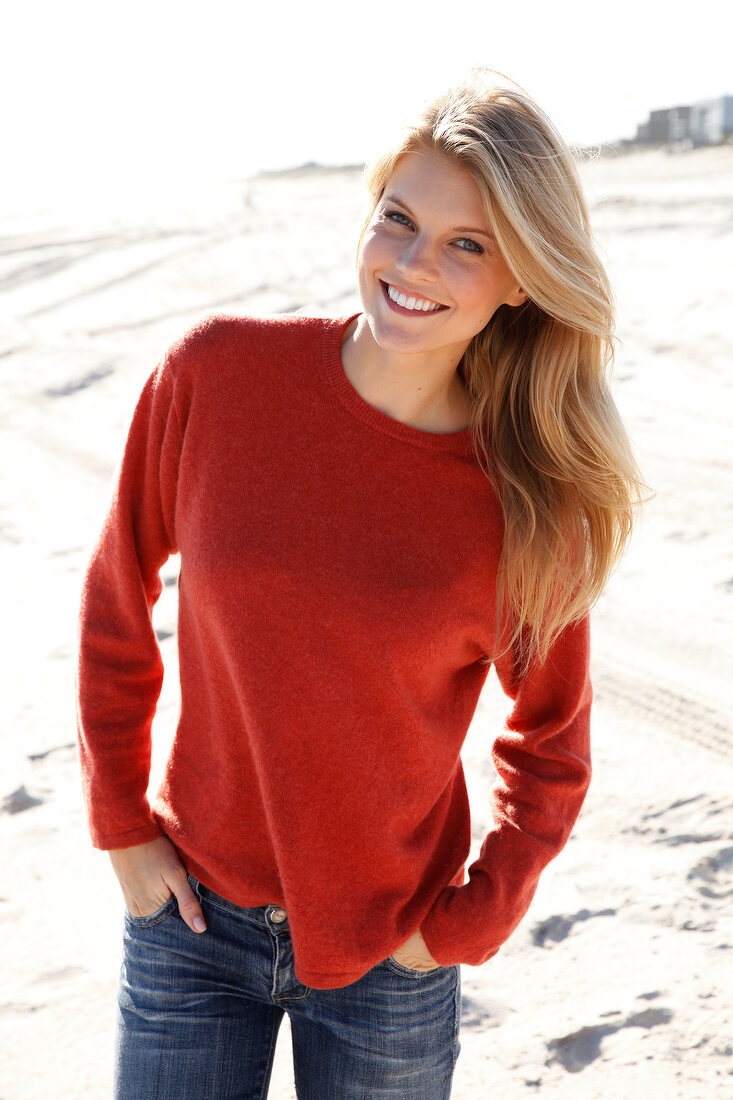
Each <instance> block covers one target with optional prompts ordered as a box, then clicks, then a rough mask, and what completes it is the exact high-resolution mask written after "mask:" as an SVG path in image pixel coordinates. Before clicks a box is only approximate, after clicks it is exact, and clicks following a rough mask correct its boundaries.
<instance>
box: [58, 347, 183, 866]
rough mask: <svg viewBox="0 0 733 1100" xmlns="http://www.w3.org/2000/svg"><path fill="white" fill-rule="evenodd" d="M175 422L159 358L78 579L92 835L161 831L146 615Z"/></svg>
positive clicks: (80, 720)
mask: <svg viewBox="0 0 733 1100" xmlns="http://www.w3.org/2000/svg"><path fill="white" fill-rule="evenodd" d="M180 447H181V432H180V428H179V423H178V418H177V414H176V409H175V407H174V384H173V380H172V377H171V372H170V369H169V368H168V366H167V365H166V363H165V361H164V362H163V363H162V364H161V365H160V366H159V367H158V368H157V369H156V370H155V371H154V372H153V374H152V375H151V376H150V378H149V379H148V381H147V383H146V385H145V387H144V389H143V392H142V394H141V396H140V399H139V401H138V403H137V406H136V408H135V412H134V415H133V419H132V424H131V427H130V430H129V434H128V437H127V442H126V445H125V449H124V452H123V457H122V462H121V465H120V468H119V473H118V477H117V481H116V485H115V488H114V493H113V496H112V502H111V505H110V508H109V511H108V513H107V516H106V518H105V521H104V525H103V528H102V533H101V536H100V538H99V540H98V542H97V545H96V547H95V549H94V552H93V554H92V557H91V561H90V563H89V566H88V569H87V573H86V576H85V579H84V584H83V588H82V599H81V611H80V618H79V648H78V665H77V728H78V737H79V752H80V762H81V771H82V786H83V791H84V798H85V802H86V806H87V813H88V817H89V826H90V832H91V835H92V842H93V844H94V845H95V847H97V848H103V849H109V848H126V847H131V846H132V845H134V844H141V843H143V842H145V841H147V840H152V839H154V838H155V837H156V836H158V835H159V833H160V830H159V828H158V826H157V824H156V823H155V821H154V820H153V817H152V815H151V812H150V806H149V804H148V801H147V796H146V791H147V786H148V781H149V773H150V754H151V724H152V720H153V715H154V713H155V709H156V705H157V701H158V697H159V694H160V689H161V685H162V682H163V664H162V660H161V655H160V649H159V647H158V642H157V639H156V636H155V631H154V629H153V623H152V610H153V605H154V604H155V602H156V600H157V599H158V597H159V596H160V593H161V590H162V583H161V580H160V575H159V571H160V569H161V567H162V566H163V564H164V563H165V561H166V560H167V558H168V557H169V556H170V555H171V554H172V553H175V552H176V536H175V501H176V486H177V480H178V462H179V456H180Z"/></svg>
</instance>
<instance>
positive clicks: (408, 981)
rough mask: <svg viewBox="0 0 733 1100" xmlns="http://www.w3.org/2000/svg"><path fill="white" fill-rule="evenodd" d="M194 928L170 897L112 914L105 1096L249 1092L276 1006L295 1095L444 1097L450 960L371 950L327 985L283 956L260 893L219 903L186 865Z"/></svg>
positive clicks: (122, 1099) (453, 1004) (453, 1033)
mask: <svg viewBox="0 0 733 1100" xmlns="http://www.w3.org/2000/svg"><path fill="white" fill-rule="evenodd" d="M189 881H190V882H191V885H192V887H193V889H194V890H195V891H196V893H197V895H198V897H199V900H200V902H201V906H202V908H203V911H204V915H205V917H206V923H207V931H206V932H205V933H203V934H202V935H196V933H194V932H192V931H191V930H190V929H189V928H188V927H187V925H186V924H185V923H184V922H183V920H182V919H181V917H180V915H179V913H178V906H177V903H176V900H175V898H170V899H169V900H168V902H166V904H165V905H164V906H163V907H162V908H161V909H160V910H158V912H157V913H153V914H152V915H151V916H148V917H140V918H134V917H131V916H130V915H129V913H128V914H127V915H126V918H125V942H124V960H123V965H122V972H121V975H120V990H119V999H118V1000H119V1012H118V1033H117V1058H116V1068H115V1097H116V1098H117V1100H234V1098H236V1100H262V1098H263V1097H266V1096H267V1091H268V1087H269V1082H270V1074H271V1071H272V1061H273V1056H274V1053H275V1043H276V1040H277V1033H278V1028H279V1027H280V1023H281V1021H282V1018H283V1014H284V1013H285V1012H287V1013H288V1016H289V1017H290V1026H291V1032H292V1043H293V1061H294V1072H295V1086H296V1092H297V1096H298V1098H299V1100H367V1098H370V1100H398V1098H399V1100H445V1098H446V1097H449V1096H450V1092H451V1082H452V1078H453V1071H454V1068H455V1063H456V1059H457V1057H458V1053H459V1050H460V1043H459V1039H458V1032H459V1021H460V967H458V966H449V967H438V968H437V969H435V970H428V971H416V970H409V969H407V968H406V967H403V966H401V965H400V964H399V963H397V962H395V960H394V959H392V958H389V959H385V960H384V962H381V963H379V964H378V965H377V966H375V967H374V968H373V969H372V970H370V971H369V972H368V973H367V974H365V975H364V976H363V977H362V978H360V979H359V981H357V982H354V983H352V984H351V985H348V986H344V987H343V988H341V989H311V988H309V987H307V986H304V985H302V984H301V983H300V982H299V981H298V980H297V978H296V977H295V972H294V969H293V947H292V941H291V937H290V931H289V927H288V921H287V919H285V920H281V921H280V922H279V923H278V922H277V921H275V920H273V919H272V914H273V913H275V914H276V915H280V916H282V912H280V913H279V914H278V912H277V907H276V906H274V905H266V906H260V907H258V908H252V909H246V908H242V907H241V906H237V905H233V904H232V903H231V902H229V901H226V900H225V899H224V898H221V897H219V896H218V895H217V894H215V893H213V891H211V890H209V889H207V888H206V887H205V886H202V885H201V884H200V883H198V882H197V881H196V879H195V878H193V876H189Z"/></svg>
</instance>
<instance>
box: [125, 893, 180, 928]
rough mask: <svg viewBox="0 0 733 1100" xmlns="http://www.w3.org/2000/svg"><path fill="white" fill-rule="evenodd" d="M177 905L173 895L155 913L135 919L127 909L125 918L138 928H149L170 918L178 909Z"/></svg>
mask: <svg viewBox="0 0 733 1100" xmlns="http://www.w3.org/2000/svg"><path fill="white" fill-rule="evenodd" d="M177 905H178V902H177V901H176V895H175V894H171V896H170V897H169V898H168V900H167V901H164V902H163V904H162V905H161V906H160V908H159V909H156V910H155V912H154V913H148V914H147V916H145V917H133V915H132V913H131V912H130V911H129V909H126V910H125V916H126V918H127V919H128V920H129V921H130V923H131V924H134V925H135V927H136V928H149V927H150V926H151V925H153V924H160V923H161V922H162V921H164V920H165V919H166V917H169V916H170V915H171V913H172V912H173V911H174V909H176V908H177Z"/></svg>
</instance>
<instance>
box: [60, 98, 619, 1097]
mask: <svg viewBox="0 0 733 1100" xmlns="http://www.w3.org/2000/svg"><path fill="white" fill-rule="evenodd" d="M367 183H368V187H369V192H370V195H371V201H372V211H371V214H370V216H369V219H368V223H367V224H366V226H365V228H364V231H363V234H362V237H361V240H360V244H359V250H358V279H359V292H360V296H361V301H362V312H361V313H360V314H358V315H357V316H355V317H351V318H349V317H344V318H337V319H333V320H323V319H312V318H304V317H300V316H297V317H293V316H283V317H277V318H269V319H256V318H244V317H226V316H217V317H212V318H209V319H207V320H205V321H203V322H202V323H201V324H200V325H198V326H197V327H195V328H194V329H192V330H191V331H189V332H187V333H186V334H185V335H184V336H183V337H182V338H181V340H180V341H179V342H178V343H176V344H175V345H174V346H173V347H172V348H171V349H170V350H169V351H168V353H167V354H166V355H165V357H164V358H163V360H162V361H161V363H160V364H159V366H158V368H157V369H156V370H155V372H154V373H153V374H152V376H151V377H150V379H149V381H148V383H147V385H146V386H145V389H144V391H143V393H142V395H141V397H140V401H139V403H138V406H137V409H136V411H135V415H134V419H133V422H132V426H131V429H130V434H129V438H128V441H127V446H126V449H125V452H124V456H123V460H122V464H121V469H120V473H119V480H118V483H117V487H116V491H115V495H114V499H113V502H112V506H111V509H110V512H109V515H108V517H107V520H106V522H105V525H104V529H103V531H102V535H101V538H100V540H99V543H98V546H97V548H96V550H95V552H94V555H93V558H92V561H91V564H90V567H89V571H88V574H87V578H86V583H85V587H84V595H83V603H82V613H81V644H80V664H79V727H80V745H81V760H82V767H83V777H84V788H85V792H86V796H87V802H88V809H89V815H90V822H91V831H92V837H93V841H94V843H95V845H97V846H98V847H100V848H103V849H108V850H109V851H110V854H111V858H112V863H113V867H114V870H115V871H116V873H117V875H118V877H119V880H120V883H121V886H122V891H123V894H124V898H125V903H126V909H127V912H126V919H125V942H124V962H123V968H122V974H121V980H120V991H119V1029H118V1056H117V1070H116V1074H117V1079H116V1086H115V1087H116V1096H117V1097H118V1098H133V1097H134V1098H136V1100H143V1098H176V1100H182V1098H186V1097H191V1098H196V1100H202V1098H207V1097H210V1098H212V1100H214V1098H216V1100H227V1098H230V1097H239V1098H250V1097H252V1098H253V1097H263V1096H265V1095H266V1093H267V1088H268V1082H269V1077H270V1071H271V1066H272V1058H273V1052H274V1047H275V1042H276V1036H277V1030H278V1027H279V1025H280V1022H281V1020H282V1017H283V1013H285V1012H287V1013H288V1015H289V1018H290V1024H291V1030H292V1041H293V1054H294V1063H295V1065H294V1070H295V1082H296V1088H297V1094H298V1096H299V1097H300V1098H301V1100H302V1098H308V1100H327V1098H333V1100H346V1098H356V1097H382V1098H387V1097H394V1098H397V1097H399V1098H400V1100H409V1098H414V1100H418V1098H419V1100H433V1098H438V1097H447V1096H448V1095H449V1094H450V1089H451V1081H452V1076H453V1071H454V1067H455V1062H456V1058H457V1056H458V1051H459V1041H458V1032H459V1015H460V965H461V964H470V965H473V966H477V965H480V964H482V963H485V962H486V961H487V960H488V959H490V958H491V957H492V956H493V955H494V954H495V953H496V952H497V951H498V949H499V948H500V946H501V944H502V943H503V942H504V941H505V940H506V939H507V937H508V936H509V935H510V934H511V932H512V930H513V929H514V928H515V927H516V925H517V924H518V922H519V921H520V920H521V918H522V916H523V915H524V913H525V912H526V910H527V907H528V906H529V903H530V901H531V898H532V896H533V893H534V891H535V888H536V885H537V880H538V876H539V875H540V873H541V871H542V869H543V868H544V867H545V865H546V864H547V863H548V861H549V860H550V859H551V858H552V857H553V856H554V855H556V854H557V853H558V852H559V851H560V849H561V848H562V847H563V845H564V844H565V842H566V840H567V838H568V835H569V833H570V830H571V829H572V826H573V824H574V822H575V820H576V817H577V815H578V812H579V810H580V807H581V804H582V802H583V798H584V795H585V792H586V789H587V786H588V782H589V777H590V759H589V747H588V729H589V710H590V704H591V687H590V683H589V678H588V610H589V608H590V607H591V605H592V604H593V602H594V600H595V599H596V597H597V596H598V594H599V593H600V591H601V590H602V588H603V585H604V582H605V581H606V579H607V577H608V575H609V572H610V570H611V568H612V566H613V564H614V563H615V562H616V560H617V559H618V556H619V553H620V552H621V550H622V548H623V546H624V544H625V542H626V539H627V537H628V535H629V532H630V528H631V520H632V510H633V501H634V497H635V495H636V492H637V486H638V481H637V471H636V467H635V465H634V461H633V459H632V457H631V454H630V450H629V447H628V443H627V439H626V436H625V434H624V430H623V427H622V425H621V423H620V421H619V417H618V414H617V412H616V409H615V406H614V403H613V400H612V398H611V396H610V394H609V391H608V388H607V385H606V379H605V375H606V368H607V366H608V362H609V359H610V356H611V352H612V326H613V308H612V297H611V292H610V290H609V285H608V281H607V278H606V275H605V273H604V271H603V268H602V266H601V264H600V262H599V260H598V257H597V255H596V253H595V251H594V247H593V243H592V238H591V231H590V226H589V221H588V214H587V210H586V206H585V202H584V199H583V196H582V193H581V188H580V184H579V182H578V177H577V174H576V169H575V166H574V163H573V158H572V156H571V154H570V153H569V152H568V150H567V148H566V146H565V145H564V144H563V141H562V139H561V138H560V137H559V136H558V134H557V133H556V131H555V129H554V128H553V126H552V125H551V123H550V122H549V121H548V119H547V118H546V116H545V115H544V114H543V113H542V112H541V111H540V110H539V108H538V107H537V106H536V105H535V104H534V103H533V102H532V101H531V100H530V99H529V98H528V97H527V96H526V95H524V94H523V93H522V92H520V91H518V90H514V89H512V88H507V87H505V88H496V87H492V86H490V85H488V84H486V82H485V80H484V78H483V77H481V78H477V79H476V80H475V82H472V83H470V84H469V85H467V86H466V87H463V88H461V89H458V90H454V91H452V92H450V93H449V94H448V95H446V96H444V97H443V98H441V99H440V100H438V101H437V102H436V103H434V104H433V105H432V106H431V107H430V108H429V109H428V111H427V112H426V114H425V115H424V117H423V118H421V119H420V120H419V121H418V122H417V124H416V125H415V126H414V128H412V129H411V130H409V132H407V133H406V134H405V136H404V140H403V141H402V142H401V144H399V145H398V146H397V147H396V148H394V149H392V150H391V151H390V152H389V153H388V154H387V155H386V156H384V157H383V158H382V159H381V160H379V161H378V162H377V163H376V164H375V165H374V166H373V167H372V168H371V171H370V172H369V174H368V177H367ZM174 553H180V556H181V572H180V581H179V632H178V645H179V654H180V680H181V711H180V718H179V722H178V728H177V734H176V738H175V743H174V745H173V748H172V751H171V755H170V759H169V761H168V765H167V770H166V773H165V779H164V781H163V785H162V787H161V790H160V792H159V794H158V797H157V799H156V800H155V801H154V803H153V805H152V806H149V805H148V803H147V801H146V796H145V791H146V787H147V784H148V768H149V759H150V726H151V722H152V719H153V714H154V711H155V706H156V701H157V698H158V693H159V690H160V684H161V676H162V667H161V659H160V653H159V650H158V647H157V644H156V639H155V634H154V631H153V628H152V625H151V619H150V613H151V608H152V606H153V604H154V603H155V601H156V599H157V597H158V595H159V593H160V589H161V582H160V579H159V570H160V568H161V566H162V565H163V563H164V562H165V561H166V559H167V558H168V557H169V555H171V554H174ZM492 664H493V665H494V666H495V668H496V671H497V673H498V676H499V679H500V681H501V684H502V686H503V688H504V690H505V691H506V693H507V694H508V695H509V696H510V697H511V700H512V705H511V710H510V713H509V716H508V719H507V723H506V728H505V729H504V730H503V731H497V736H496V739H495V741H494V744H493V750H492V754H493V760H494V764H495V767H496V772H497V780H496V784H495V787H494V789H493V796H492V799H493V801H492V811H493V820H494V825H493V828H492V829H491V831H490V832H489V833H488V835H487V836H486V838H485V839H484V842H483V846H482V848H481V853H480V856H479V857H478V859H477V860H476V861H475V862H474V863H473V864H472V866H471V867H470V868H469V869H468V879H467V880H466V876H465V874H464V867H465V863H466V859H467V856H468V852H469V845H470V825H469V806H468V801H467V796H466V787H465V784H464V778H463V772H462V767H461V760H460V752H461V746H462V744H463V741H464V738H465V735H466V731H467V729H468V725H469V722H470V720H471V717H472V715H473V713H474V709H475V707H476V702H477V700H478V697H479V693H480V691H481V688H482V686H483V684H484V681H485V679H486V676H487V673H488V671H489V668H490V666H491V665H492Z"/></svg>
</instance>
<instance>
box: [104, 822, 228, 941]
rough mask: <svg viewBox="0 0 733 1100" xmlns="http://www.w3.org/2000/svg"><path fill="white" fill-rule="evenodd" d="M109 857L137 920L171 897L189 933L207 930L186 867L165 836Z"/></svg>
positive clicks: (116, 851)
mask: <svg viewBox="0 0 733 1100" xmlns="http://www.w3.org/2000/svg"><path fill="white" fill-rule="evenodd" d="M109 855H110V859H111V860H112V866H113V868H114V871H115V874H116V875H117V878H118V879H119V881H120V886H121V887H122V893H123V895H124V897H125V904H126V906H127V908H128V910H129V912H130V913H132V914H133V915H134V916H136V917H137V916H140V917H143V916H146V915H149V914H151V913H154V912H155V911H156V910H157V909H159V908H160V907H161V906H162V905H164V904H165V902H166V901H167V900H168V898H169V897H170V896H171V894H174V895H175V898H176V901H177V902H178V910H179V912H180V914H181V916H182V917H183V920H184V921H185V923H186V924H187V925H188V927H189V928H190V929H191V931H192V932H205V931H206V921H205V920H204V914H203V913H202V912H201V906H200V905H199V903H198V899H197V897H196V895H195V894H194V892H193V890H192V889H191V887H190V886H189V884H188V875H187V874H186V868H185V867H184V866H183V864H182V863H181V860H180V857H179V855H178V852H177V851H176V849H175V847H174V846H173V844H171V842H170V840H169V839H168V838H167V837H165V836H159V837H157V838H156V839H155V840H150V841H147V842H146V843H144V844H138V845H135V846H133V847H131V848H118V849H113V850H112V851H111V852H110V853H109Z"/></svg>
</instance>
